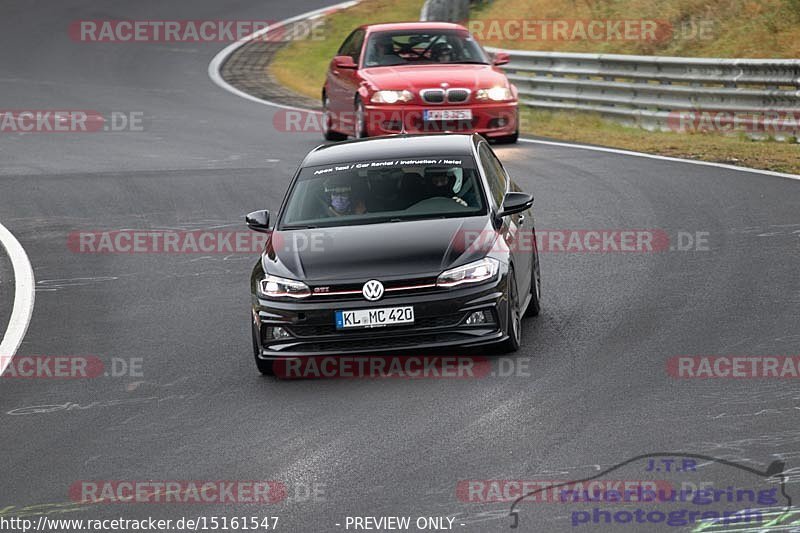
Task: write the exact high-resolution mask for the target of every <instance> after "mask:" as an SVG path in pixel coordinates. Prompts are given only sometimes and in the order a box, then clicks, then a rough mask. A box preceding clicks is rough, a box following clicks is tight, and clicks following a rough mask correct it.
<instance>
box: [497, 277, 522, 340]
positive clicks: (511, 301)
mask: <svg viewBox="0 0 800 533" xmlns="http://www.w3.org/2000/svg"><path fill="white" fill-rule="evenodd" d="M506 334H507V335H508V338H507V339H506V340H505V342H504V343H503V344H502V346H501V349H502V351H503V352H505V353H511V352H516V351H517V350H519V345H520V341H521V340H522V316H521V314H520V310H519V294H518V293H517V278H516V276H515V275H514V268H513V267H511V268H510V269H509V271H508V308H507V310H506Z"/></svg>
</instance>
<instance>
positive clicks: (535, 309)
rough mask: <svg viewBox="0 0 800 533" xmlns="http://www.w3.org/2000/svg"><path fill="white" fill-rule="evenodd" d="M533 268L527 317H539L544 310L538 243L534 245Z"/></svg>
mask: <svg viewBox="0 0 800 533" xmlns="http://www.w3.org/2000/svg"><path fill="white" fill-rule="evenodd" d="M532 261H533V267H532V268H531V303H529V304H528V308H527V309H526V310H525V316H539V312H540V311H541V310H542V305H541V300H540V298H541V296H542V275H541V270H540V269H539V249H538V248H537V246H536V241H534V243H533V258H532Z"/></svg>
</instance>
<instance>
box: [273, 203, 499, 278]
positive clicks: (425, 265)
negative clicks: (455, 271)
mask: <svg viewBox="0 0 800 533" xmlns="http://www.w3.org/2000/svg"><path fill="white" fill-rule="evenodd" d="M495 238H496V234H495V232H494V229H493V228H492V225H491V222H490V219H489V217H480V216H479V217H468V218H444V219H435V220H418V221H409V222H394V223H386V224H368V225H363V226H342V227H336V228H318V229H308V230H293V231H282V232H279V231H276V232H273V233H272V235H271V236H270V239H269V240H268V241H267V246H266V248H265V252H264V254H263V257H262V261H263V265H264V271H265V272H268V273H270V274H273V275H276V276H281V277H288V278H291V279H298V280H310V281H322V280H324V281H334V280H361V279H364V278H367V279H369V278H372V277H376V278H379V279H380V278H381V277H386V278H388V277H395V278H397V277H405V276H408V277H415V276H427V275H435V274H438V273H439V272H441V271H442V270H446V269H448V268H451V267H453V266H460V265H462V264H464V263H468V262H470V261H474V260H476V259H480V258H482V257H484V256H485V255H486V254H487V253H488V251H489V250H490V249H491V247H492V246H493V245H494V239H495ZM470 243H473V244H472V245H470Z"/></svg>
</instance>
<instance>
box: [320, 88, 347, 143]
mask: <svg viewBox="0 0 800 533" xmlns="http://www.w3.org/2000/svg"><path fill="white" fill-rule="evenodd" d="M331 124H333V120H332V118H331V111H330V101H328V95H327V94H326V95H323V97H322V135H323V136H324V137H325V140H326V141H344V140H345V139H347V135H345V134H344V133H339V132H338V131H334V130H332V129H331Z"/></svg>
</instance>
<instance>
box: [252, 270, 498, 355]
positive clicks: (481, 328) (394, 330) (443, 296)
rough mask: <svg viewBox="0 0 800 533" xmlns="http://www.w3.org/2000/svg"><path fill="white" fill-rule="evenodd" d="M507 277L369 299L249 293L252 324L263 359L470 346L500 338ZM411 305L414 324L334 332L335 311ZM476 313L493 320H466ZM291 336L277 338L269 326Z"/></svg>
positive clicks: (409, 352)
mask: <svg viewBox="0 0 800 533" xmlns="http://www.w3.org/2000/svg"><path fill="white" fill-rule="evenodd" d="M506 279H507V278H506V276H505V274H504V273H503V272H502V271H501V272H500V275H499V278H498V279H497V280H495V281H494V282H491V283H488V284H481V285H479V286H475V287H467V288H454V289H449V290H448V289H433V290H431V291H430V292H426V293H425V294H416V295H403V296H392V297H385V298H382V299H381V300H379V301H377V302H369V301H367V300H365V299H364V298H362V297H359V298H351V299H347V300H338V301H327V300H325V299H324V297H312V298H313V300H311V299H309V300H308V301H306V300H301V301H274V300H264V299H262V298H259V297H257V296H255V295H254V296H253V308H252V323H253V331H254V333H255V339H256V341H257V345H258V346H257V349H258V351H259V353H260V356H261V358H262V359H283V358H287V357H301V356H311V355H351V354H385V353H397V354H402V355H412V354H413V355H424V350H426V349H434V348H447V347H474V346H481V345H485V344H493V343H497V342H502V341H504V340H505V339H506V338H507V336H506V331H505V329H506V327H505V325H506V324H507V320H506V318H507V317H506V315H507V294H508V291H507V290H506V289H507V288H506V284H507V281H506ZM408 305H411V306H413V307H414V324H413V325H396V326H382V327H375V328H367V329H353V330H337V329H336V326H335V318H334V313H335V312H336V311H337V310H348V309H369V308H385V307H396V306H408ZM474 311H487V312H488V315H490V316H491V317H492V322H491V323H487V324H481V325H470V326H467V325H465V324H464V321H465V320H466V318H467V316H469V315H470V314H471V313H472V312H474ZM275 327H281V328H283V329H284V331H287V332H289V334H290V335H291V337H290V338H285V339H281V340H275V339H274V335H273V328H275Z"/></svg>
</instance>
